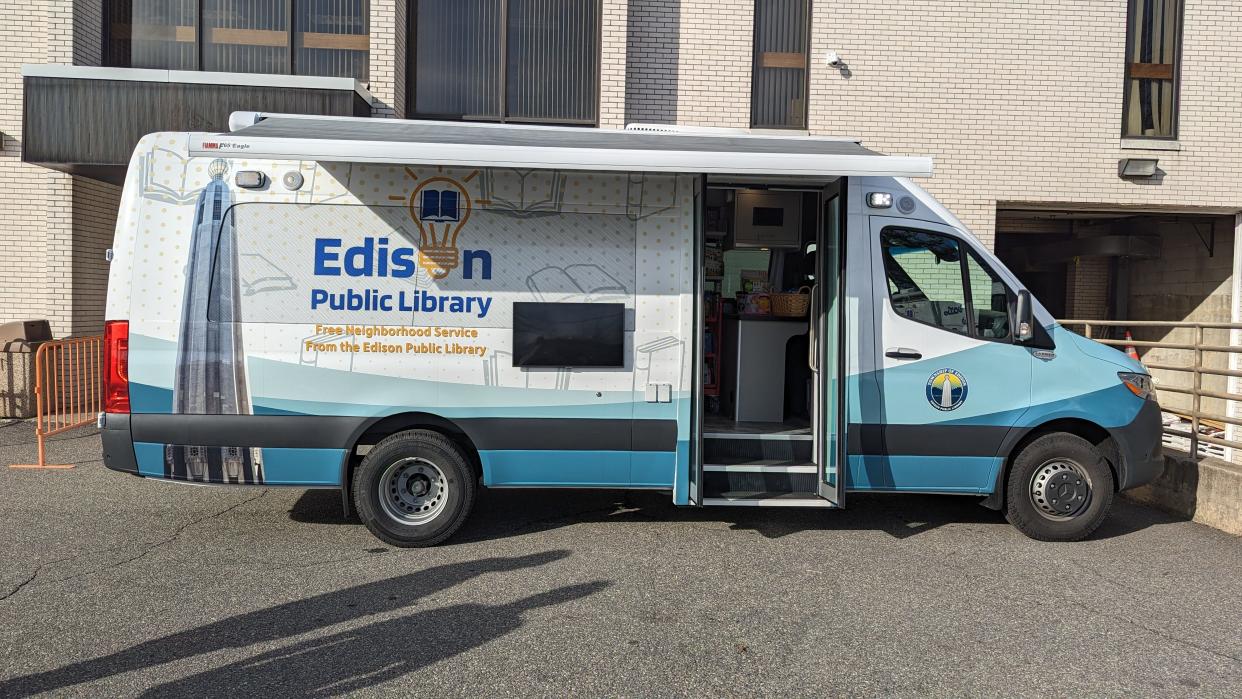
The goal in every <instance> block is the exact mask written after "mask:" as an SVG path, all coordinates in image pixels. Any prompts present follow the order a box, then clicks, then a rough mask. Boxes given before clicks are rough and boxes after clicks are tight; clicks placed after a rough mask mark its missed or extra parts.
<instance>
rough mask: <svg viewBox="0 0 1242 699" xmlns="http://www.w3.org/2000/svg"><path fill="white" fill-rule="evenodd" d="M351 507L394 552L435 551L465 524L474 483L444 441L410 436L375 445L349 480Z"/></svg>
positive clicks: (431, 435)
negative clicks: (400, 549) (402, 549)
mask: <svg viewBox="0 0 1242 699" xmlns="http://www.w3.org/2000/svg"><path fill="white" fill-rule="evenodd" d="M353 492H354V507H355V508H356V509H357V510H358V516H359V518H361V519H362V522H363V524H365V525H366V526H367V529H369V530H371V533H372V534H374V535H375V536H377V537H379V538H380V539H382V540H383V541H385V542H387V543H389V544H392V545H393V546H401V547H419V546H435V545H436V544H439V543H441V542H443V541H444V540H446V539H448V538H449V537H450V536H452V535H453V533H454V532H456V531H457V529H458V528H459V527H460V526H461V525H462V523H464V522H465V521H466V517H467V516H468V515H469V514H470V509H471V507H473V505H474V493H475V479H474V472H473V470H472V469H471V468H470V464H469V462H468V461H467V460H466V457H465V456H464V455H463V454H462V453H461V450H460V449H458V448H457V446H456V445H454V444H453V443H452V442H451V441H449V440H448V439H445V438H444V436H443V435H441V434H439V433H437V432H432V431H430V430H409V431H407V432H399V433H397V434H394V435H392V436H390V437H387V438H386V439H384V440H383V441H382V442H380V443H379V444H376V445H375V446H374V447H373V448H372V449H371V451H370V452H368V453H367V455H366V457H365V458H364V459H363V460H362V463H360V464H359V465H358V468H357V469H355V471H354V480H353Z"/></svg>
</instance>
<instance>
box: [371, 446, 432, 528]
mask: <svg viewBox="0 0 1242 699" xmlns="http://www.w3.org/2000/svg"><path fill="white" fill-rule="evenodd" d="M448 494H449V483H448V478H446V477H445V475H444V472H443V471H441V470H440V467H439V466H436V465H435V464H434V463H432V462H431V461H428V460H427V459H424V458H421V457H409V458H405V459H401V460H399V461H396V462H394V463H393V464H391V465H389V466H388V468H386V469H384V475H383V476H381V477H380V480H379V501H380V505H381V506H383V508H384V513H385V514H387V515H388V516H389V517H392V518H393V519H396V520H398V521H400V522H402V523H404V524H423V523H425V522H429V521H431V520H433V519H435V518H436V516H437V515H439V514H440V512H441V511H443V510H444V507H445V504H446V503H447V502H448Z"/></svg>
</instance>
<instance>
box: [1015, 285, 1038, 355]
mask: <svg viewBox="0 0 1242 699" xmlns="http://www.w3.org/2000/svg"><path fill="white" fill-rule="evenodd" d="M1017 310H1018V312H1017V314H1016V315H1017V317H1018V332H1017V334H1016V335H1015V336H1014V337H1015V338H1016V339H1017V341H1018V342H1029V341H1030V339H1031V338H1032V337H1035V317H1034V314H1035V311H1034V310H1033V309H1032V307H1031V292H1029V291H1027V290H1026V289H1023V290H1022V291H1019V292H1018V309H1017Z"/></svg>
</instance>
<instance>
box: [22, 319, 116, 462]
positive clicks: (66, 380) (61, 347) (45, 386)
mask: <svg viewBox="0 0 1242 699" xmlns="http://www.w3.org/2000/svg"><path fill="white" fill-rule="evenodd" d="M35 406H36V412H35V437H36V438H37V439H38V442H39V461H38V463H34V464H11V465H10V467H11V468H73V464H49V463H47V449H46V442H47V438H48V437H51V436H52V435H54V434H60V433H61V432H67V431H69V430H71V429H73V428H75V427H81V426H83V425H87V424H90V423H91V422H94V421H95V419H96V417H97V416H98V415H99V412H100V411H101V410H103V336H102V335H92V336H90V337H75V338H70V339H67V340H54V341H51V342H44V343H43V344H41V345H39V349H38V350H36V351H35Z"/></svg>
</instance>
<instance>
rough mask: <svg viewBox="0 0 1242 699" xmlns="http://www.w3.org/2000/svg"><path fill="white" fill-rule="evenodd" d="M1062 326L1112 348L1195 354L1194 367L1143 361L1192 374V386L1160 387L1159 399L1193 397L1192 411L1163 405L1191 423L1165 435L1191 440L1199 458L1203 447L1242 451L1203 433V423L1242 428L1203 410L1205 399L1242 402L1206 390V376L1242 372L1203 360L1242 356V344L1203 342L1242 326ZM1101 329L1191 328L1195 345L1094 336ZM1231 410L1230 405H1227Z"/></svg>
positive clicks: (1063, 322) (1234, 420) (1168, 428)
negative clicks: (1079, 328)
mask: <svg viewBox="0 0 1242 699" xmlns="http://www.w3.org/2000/svg"><path fill="white" fill-rule="evenodd" d="M1057 322H1058V323H1060V324H1061V325H1063V326H1065V327H1067V328H1071V329H1072V328H1073V327H1075V326H1082V327H1083V333H1082V334H1083V336H1084V337H1086V338H1088V339H1091V340H1095V341H1096V342H1099V343H1101V344H1104V345H1109V346H1111V347H1119V348H1125V347H1135V348H1138V347H1146V348H1151V349H1168V350H1183V351H1187V352H1191V353H1192V356H1193V360H1192V362H1191V364H1189V365H1185V364H1167V363H1162V362H1143V366H1145V367H1147V368H1148V369H1149V370H1151V369H1156V370H1161V371H1174V372H1184V373H1188V374H1190V375H1191V385H1190V386H1166V385H1163V384H1159V385H1157V386H1156V396H1157V399H1159V396H1160V394H1161V393H1178V394H1182V395H1189V396H1190V405H1191V407H1190V410H1183V409H1180V408H1171V407H1166V406H1164V405H1161V409H1162V410H1163V411H1165V412H1168V413H1171V414H1173V415H1179V416H1182V417H1185V418H1187V419H1189V420H1190V431H1188V432H1187V431H1185V430H1180V429H1176V428H1175V427H1172V426H1169V425H1165V427H1164V433H1165V434H1167V435H1171V436H1174V437H1182V438H1185V439H1188V440H1189V441H1190V449H1189V451H1190V453H1191V454H1193V455H1195V456H1198V455H1199V453H1200V445H1201V444H1212V445H1216V446H1218V447H1224V448H1226V449H1242V442H1240V441H1236V440H1231V439H1222V438H1220V437H1214V436H1212V435H1207V434H1202V432H1201V431H1200V429H1201V427H1202V425H1203V421H1204V420H1209V421H1212V422H1218V423H1222V424H1225V425H1234V426H1242V418H1239V417H1233V416H1231V415H1228V414H1224V413H1213V412H1207V411H1205V410H1204V409H1203V399H1204V398H1216V399H1219V400H1225V401H1242V394H1238V393H1229V392H1227V391H1224V392H1222V391H1211V390H1207V389H1205V388H1204V387H1203V377H1204V375H1212V376H1226V377H1230V378H1242V371H1238V370H1235V369H1217V368H1214V367H1209V366H1205V365H1204V361H1203V357H1204V354H1206V353H1224V354H1227V355H1235V354H1242V345H1236V344H1232V342H1233V339H1232V337H1231V339H1230V342H1231V344H1228V345H1217V344H1206V343H1205V342H1204V341H1203V331H1204V330H1229V331H1231V332H1230V334H1231V335H1232V334H1233V332H1232V331H1242V323H1196V322H1187V321H1159V320H1058V321H1057ZM1097 328H1120V329H1127V330H1128V329H1135V328H1171V329H1182V328H1184V329H1189V330H1191V331H1192V335H1193V340H1192V341H1191V342H1155V341H1151V340H1134V339H1121V340H1119V339H1114V338H1105V337H1093V330H1094V329H1097ZM1226 411H1228V404H1226Z"/></svg>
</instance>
